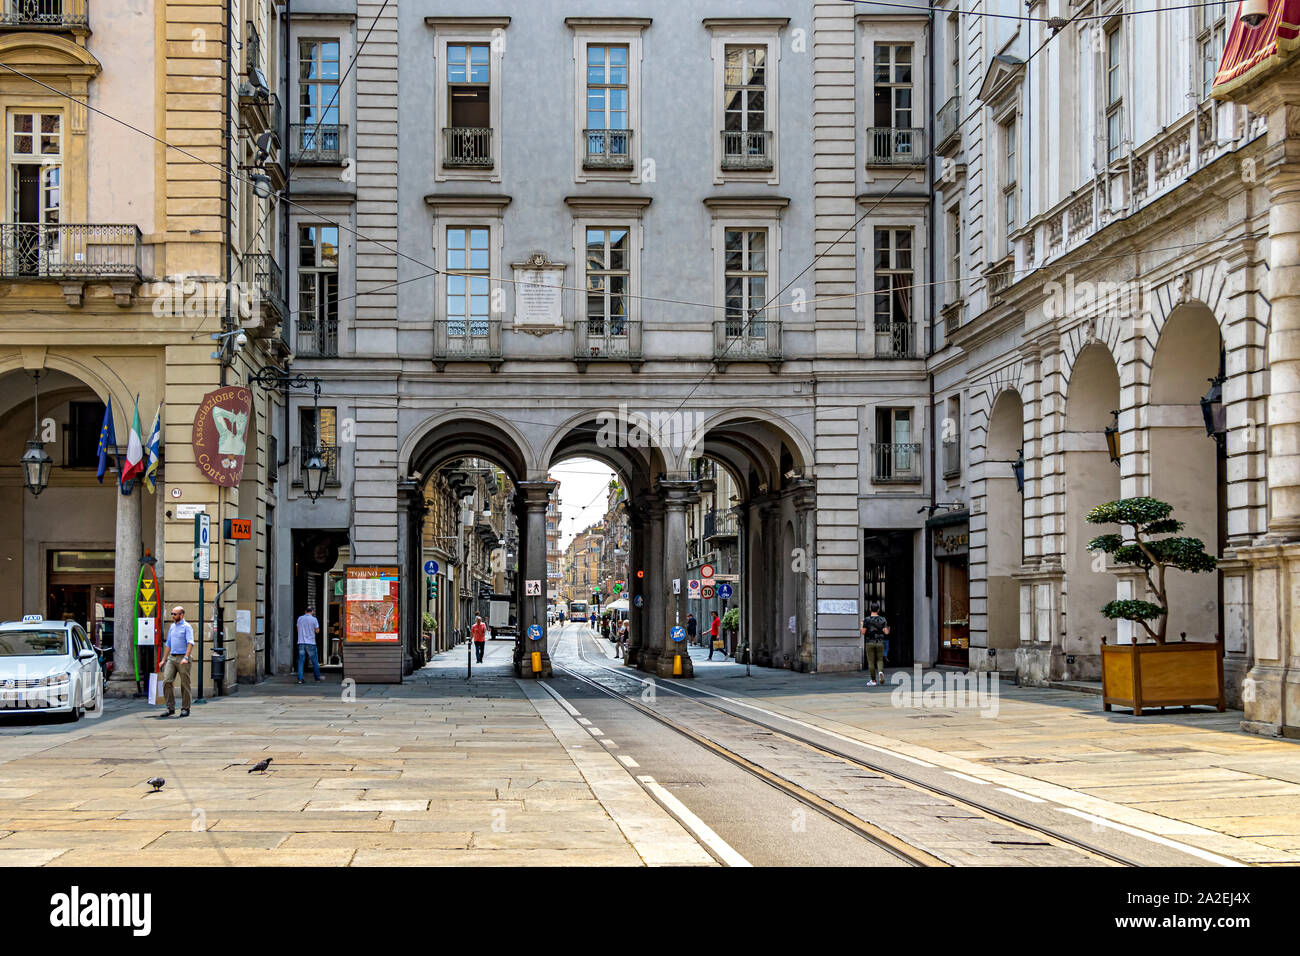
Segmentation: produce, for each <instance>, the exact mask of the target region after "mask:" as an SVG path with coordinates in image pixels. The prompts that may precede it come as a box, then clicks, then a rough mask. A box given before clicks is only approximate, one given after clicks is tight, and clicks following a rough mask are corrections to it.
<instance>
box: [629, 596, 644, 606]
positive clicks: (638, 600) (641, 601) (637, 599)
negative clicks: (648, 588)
mask: <svg viewBox="0 0 1300 956" xmlns="http://www.w3.org/2000/svg"><path fill="white" fill-rule="evenodd" d="M632 603H633V604H635V605H636V606H637V607H640V606H641V605H642V604H645V599H644V598H643V597H641V595H639V594H638V595H637V596H636V597H635V598H633V599H632Z"/></svg>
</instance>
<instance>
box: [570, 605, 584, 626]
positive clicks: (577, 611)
mask: <svg viewBox="0 0 1300 956" xmlns="http://www.w3.org/2000/svg"><path fill="white" fill-rule="evenodd" d="M586 619H587V602H586V601H570V602H569V620H570V621H585V620H586Z"/></svg>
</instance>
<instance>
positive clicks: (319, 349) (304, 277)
mask: <svg viewBox="0 0 1300 956" xmlns="http://www.w3.org/2000/svg"><path fill="white" fill-rule="evenodd" d="M338 333H339V228H338V226H332V225H323V224H320V225H316V224H313V225H300V226H299V227H298V347H297V351H298V352H299V353H301V354H304V355H321V356H336V355H338Z"/></svg>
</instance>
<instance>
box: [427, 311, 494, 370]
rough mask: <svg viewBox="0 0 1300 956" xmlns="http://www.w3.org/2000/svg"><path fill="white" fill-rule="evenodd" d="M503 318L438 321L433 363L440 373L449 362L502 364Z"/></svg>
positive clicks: (434, 326) (435, 329)
mask: <svg viewBox="0 0 1300 956" xmlns="http://www.w3.org/2000/svg"><path fill="white" fill-rule="evenodd" d="M501 361H502V357H501V320H500V319H478V318H471V319H468V320H466V319H434V320H433V364H434V367H435V368H437V370H438V371H439V372H441V371H442V370H443V369H445V368H446V367H447V363H448V362H489V363H491V365H492V369H493V371H495V370H496V369H497V368H498V367H499V366H500V365H501Z"/></svg>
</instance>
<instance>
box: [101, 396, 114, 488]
mask: <svg viewBox="0 0 1300 956" xmlns="http://www.w3.org/2000/svg"><path fill="white" fill-rule="evenodd" d="M116 451H117V435H116V434H115V433H114V432H113V396H111V395H110V396H109V397H108V404H107V405H106V406H105V407H104V424H103V425H101V426H100V429H99V473H98V474H97V475H96V477H97V478H99V483H100V484H101V485H102V484H103V483H104V472H105V471H107V470H108V459H109V457H110V456H114V458H113V463H114V464H117V458H116V457H115V455H116Z"/></svg>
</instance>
